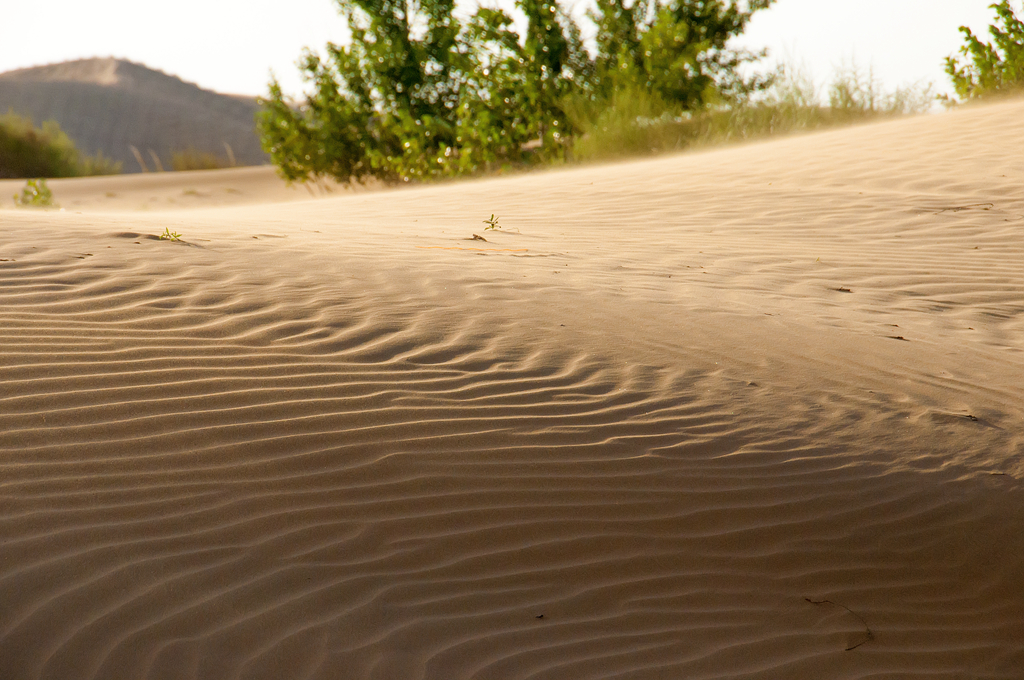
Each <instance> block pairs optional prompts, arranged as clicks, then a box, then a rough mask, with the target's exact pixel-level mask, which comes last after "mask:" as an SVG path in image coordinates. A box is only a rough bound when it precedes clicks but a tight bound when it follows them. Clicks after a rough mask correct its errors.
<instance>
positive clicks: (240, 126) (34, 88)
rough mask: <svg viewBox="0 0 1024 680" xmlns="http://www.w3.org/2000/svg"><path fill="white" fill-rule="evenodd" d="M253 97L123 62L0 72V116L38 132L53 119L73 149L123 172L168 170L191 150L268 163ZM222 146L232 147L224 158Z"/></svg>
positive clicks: (87, 62) (74, 63) (71, 63)
mask: <svg viewBox="0 0 1024 680" xmlns="http://www.w3.org/2000/svg"><path fill="white" fill-rule="evenodd" d="M258 108H259V107H258V105H257V103H256V99H255V98H254V97H242V96H237V95H225V94H219V93H217V92H211V91H209V90H204V89H202V88H200V87H199V86H197V85H193V84H192V83H186V82H185V81H183V80H181V79H180V78H177V77H175V76H170V75H167V74H166V73H162V72H160V71H155V70H153V69H151V68H147V67H145V66H143V65H142V64H135V63H132V62H130V61H125V60H123V59H113V58H105V59H99V58H97V59H82V60H78V61H68V62H63V63H60V64H50V65H47V66H37V67H33V68H26V69H19V70H17V71H8V72H6V73H0V113H7V111H8V110H13V111H14V112H15V113H17V114H20V115H22V116H27V117H30V118H31V119H32V120H33V122H34V123H35V124H36V125H37V126H38V125H39V124H41V123H42V122H43V121H45V120H56V121H57V122H58V123H59V124H60V126H61V129H63V130H64V132H66V133H67V135H68V137H70V138H71V139H73V140H74V142H75V144H76V145H77V146H78V148H79V149H81V150H82V151H84V152H85V153H87V154H89V155H94V154H96V152H99V151H102V152H103V155H105V156H107V157H109V158H113V159H114V160H118V161H121V162H122V164H123V168H124V171H125V172H141V171H142V170H143V168H142V167H141V166H140V162H139V158H138V157H137V156H136V154H135V151H133V147H134V149H136V150H137V151H138V154H139V156H141V158H142V162H144V163H145V164H146V166H147V168H148V169H149V170H154V169H155V168H156V166H157V163H156V162H155V161H154V160H153V156H154V155H155V156H156V157H157V158H158V159H159V161H160V165H162V166H163V168H165V169H168V170H169V169H170V168H171V154H172V153H173V152H179V151H184V150H186V149H188V148H193V149H196V150H198V151H201V152H206V153H211V154H214V155H216V156H218V157H220V158H222V159H225V160H227V159H228V158H229V155H233V156H234V158H235V161H236V162H237V164H238V165H259V164H262V163H266V162H267V160H268V159H267V156H266V154H264V153H263V150H262V149H261V148H260V144H259V140H258V139H257V137H256V129H255V124H254V122H253V115H254V114H255V113H256V111H257V109H258ZM225 144H227V145H228V146H230V149H231V151H230V152H228V150H227V147H225Z"/></svg>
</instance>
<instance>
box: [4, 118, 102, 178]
mask: <svg viewBox="0 0 1024 680" xmlns="http://www.w3.org/2000/svg"><path fill="white" fill-rule="evenodd" d="M119 172H121V164H120V163H117V162H115V161H112V160H110V159H109V158H105V157H104V156H103V155H101V154H98V155H96V156H86V155H84V154H83V153H82V152H81V151H79V150H78V148H77V147H76V146H75V144H74V142H72V141H71V139H70V138H69V137H68V136H67V135H66V134H64V131H63V130H61V129H60V126H59V125H58V124H57V123H56V122H54V121H47V122H45V123H43V125H42V127H38V128H37V127H35V126H33V125H32V121H30V120H29V119H27V118H23V117H21V116H18V115H17V114H14V113H7V114H5V115H0V179H14V178H26V177H80V176H83V175H113V174H117V173H119Z"/></svg>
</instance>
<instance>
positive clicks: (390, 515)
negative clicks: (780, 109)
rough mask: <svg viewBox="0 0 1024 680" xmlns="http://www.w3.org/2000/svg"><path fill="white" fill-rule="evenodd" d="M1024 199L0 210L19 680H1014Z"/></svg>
mask: <svg viewBox="0 0 1024 680" xmlns="http://www.w3.org/2000/svg"><path fill="white" fill-rule="evenodd" d="M1022 159H1024V102H1009V103H1004V104H999V105H993V106H989V107H984V108H972V109H965V110H961V111H957V112H954V113H949V114H944V115H941V116H932V117H922V118H914V119H907V120H900V121H895V122H889V123H885V124H880V125H875V126H871V127H863V128H855V129H847V130H840V131H833V132H827V133H820V134H815V135H811V136H805V137H796V138H790V139H784V140H777V141H771V142H767V143H762V144H756V145H750V146H743V147H736V148H730V149H724V150H718V151H709V152H704V153H694V154H687V155H681V156H674V157H667V158H660V159H656V160H647V161H640V162H634V163H626V164H619V165H611V166H601V167H590V168H582V169H573V170H567V171H560V172H551V173H539V174H531V175H525V176H520V177H513V178H506V179H489V180H481V181H475V182H465V183H456V184H449V185H438V186H427V187H418V188H408V189H403V190H396V191H378V192H366V193H361V194H353V193H349V194H344V195H336V196H334V197H330V198H324V199H320V200H307V201H297V200H296V201H292V202H288V203H258V201H259V200H260V196H258V195H256V194H258V193H259V192H254V194H250V195H249V196H250V198H249V199H247V201H240V202H239V204H238V205H234V206H228V207H213V206H214V203H213V199H212V198H209V199H204V198H203V197H194V198H195V201H194V205H195V206H198V207H196V208H195V209H191V210H188V209H180V210H177V211H164V212H158V211H157V210H155V209H153V208H152V207H151V209H150V210H148V211H146V212H132V211H125V210H121V211H120V212H118V211H115V210H109V209H106V208H104V207H103V204H102V201H101V200H100V199H97V200H96V201H95V202H93V203H89V202H88V201H87V200H86V195H87V194H88V192H89V191H96V192H97V194H98V195H100V194H102V191H103V187H102V185H101V184H98V183H97V184H91V185H88V186H89V188H88V190H85V189H82V190H81V191H80V196H81V198H80V199H79V200H81V201H83V202H82V203H81V204H80V205H79V206H72V205H71V204H70V202H69V201H70V199H62V197H61V193H60V191H57V192H56V193H57V198H58V200H62V201H64V203H65V206H66V209H65V210H64V212H54V211H47V212H37V211H28V210H19V211H15V210H10V209H7V210H3V211H0V223H2V229H0V473H2V476H0V480H2V481H0V669H3V676H4V677H5V678H11V679H14V680H23V679H25V680H28V679H32V680H35V679H43V678H45V679H47V680H50V679H61V680H64V679H68V678H80V679H85V678H96V679H102V680H108V679H110V680H113V679H126V680H127V679H128V678H132V679H139V678H151V679H156V678H196V679H204V680H206V679H210V680H213V679H216V680H222V679H226V678H247V679H248V678H261V679H262V678H267V679H270V678H275V679H277V678H317V679H319V678H367V679H394V680H406V679H410V680H412V679H417V678H422V679H435V678H438V679H440V678H444V679H456V678H479V679H483V678H487V679H495V678H501V679H506V678H509V679H511V678H636V679H640V678H643V679H645V680H646V679H653V678H688V679H693V678H793V679H797V678H801V679H803V678H851V679H852V678H929V679H932V678H950V679H953V678H958V679H959V678H1008V679H1009V678H1021V677H1022V673H1024V670H1022V669H1024V490H1022V489H1024V487H1022V483H1021V480H1022V478H1024V461H1022V454H1024V354H1022V351H1024V293H1022V291H1024V266H1022V262H1024V239H1022V235H1024V160H1022ZM205 177H209V178H214V177H216V175H215V174H213V175H206V176H205ZM236 180H237V181H240V180H238V178H232V179H231V181H236ZM80 181H82V182H84V181H85V180H80ZM89 181H90V182H94V183H95V182H99V180H89ZM107 181H110V182H113V181H117V178H110V179H108V180H107ZM189 181H192V180H189ZM210 181H211V182H215V181H221V180H214V179H210ZM4 186H6V185H4ZM55 186H56V183H55ZM80 186H85V185H80ZM190 186H191V185H190ZM204 186H206V185H204ZM61 187H63V185H61ZM0 188H2V187H0ZM243 188H244V187H239V189H240V190H241V189H243ZM66 189H67V191H69V192H72V193H73V191H74V189H73V187H72V184H69V185H68V187H66ZM183 189H184V185H182V187H181V189H180V190H183ZM197 189H200V190H202V189H203V187H197ZM166 190H167V191H170V192H172V193H173V191H176V190H177V189H174V188H173V187H172V188H168V189H166ZM9 193H10V192H9ZM115 193H116V192H115ZM67 195H70V194H67ZM212 195H213V194H212V193H211V194H210V196H212ZM267 196H269V194H268V195H266V196H264V197H263V200H267ZM271 198H272V196H271ZM204 200H207V201H208V202H207V203H206V204H204V203H203V201H204ZM133 205H135V203H134V201H127V200H126V201H125V202H124V203H123V204H122V205H121V207H122V208H125V207H132V206H133ZM164 205H168V204H167V203H166V202H164ZM204 205H206V206H207V207H203V206H204ZM115 207H116V206H115ZM491 213H495V214H497V215H498V216H499V217H500V221H499V223H500V224H501V225H502V227H503V228H502V229H501V230H484V227H485V225H484V224H482V220H483V219H484V218H486V217H488V216H489V215H490V214H491ZM165 229H170V230H171V231H176V232H179V233H181V234H182V237H183V239H184V240H185V242H184V243H173V242H166V241H160V240H157V239H156V238H155V235H156V234H158V233H161V232H163V231H164V230H165ZM474 234H477V235H479V236H482V237H483V238H485V239H486V241H481V240H473V235H474Z"/></svg>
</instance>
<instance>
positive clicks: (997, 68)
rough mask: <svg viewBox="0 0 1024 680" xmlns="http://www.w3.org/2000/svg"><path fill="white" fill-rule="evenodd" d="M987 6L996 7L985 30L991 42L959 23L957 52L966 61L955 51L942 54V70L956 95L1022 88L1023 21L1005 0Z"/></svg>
mask: <svg viewBox="0 0 1024 680" xmlns="http://www.w3.org/2000/svg"><path fill="white" fill-rule="evenodd" d="M991 7H992V9H994V10H995V11H996V22H995V23H993V24H992V25H990V26H989V29H988V32H989V33H990V34H991V35H992V38H993V40H994V41H995V44H992V43H983V42H981V40H979V39H978V38H977V37H976V36H975V35H974V33H972V32H971V29H969V28H968V27H966V26H961V27H960V32H961V33H963V34H964V41H965V44H964V46H963V47H961V48H960V54H961V56H963V57H967V58H968V59H969V62H968V63H963V64H962V63H961V60H960V58H959V57H956V56H955V55H954V56H949V57H947V58H946V73H948V74H949V77H950V79H951V80H952V81H953V89H954V90H956V94H957V96H958V97H960V99H965V100H966V99H978V98H982V97H989V96H992V95H994V94H1001V93H1007V92H1019V91H1021V90H1024V21H1022V20H1021V19H1020V18H1018V17H1017V15H1016V13H1015V12H1014V11H1013V8H1012V7H1011V6H1010V1H1009V0H1003V1H1002V2H1000V3H999V4H996V5H992V6H991ZM1000 23H1001V24H1002V26H1001V27H1000V26H999V24H1000Z"/></svg>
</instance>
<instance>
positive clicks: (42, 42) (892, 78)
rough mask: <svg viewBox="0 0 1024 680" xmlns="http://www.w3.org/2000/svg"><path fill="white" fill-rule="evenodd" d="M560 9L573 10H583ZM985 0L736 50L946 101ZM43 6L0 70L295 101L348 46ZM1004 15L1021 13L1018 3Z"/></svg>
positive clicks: (280, 15) (829, 24)
mask: <svg viewBox="0 0 1024 680" xmlns="http://www.w3.org/2000/svg"><path fill="white" fill-rule="evenodd" d="M467 1H468V0H467ZM489 1H490V2H492V3H494V2H499V3H501V4H505V3H509V2H510V1H511V0H489ZM567 1H569V2H572V3H573V4H575V5H576V10H577V12H578V11H580V10H581V7H582V6H581V5H579V3H582V2H585V1H586V0H567ZM993 1H994V0H777V2H776V3H775V4H774V5H773V6H772V7H771V8H770V9H768V10H764V11H762V12H759V13H758V14H756V15H755V16H754V18H753V20H752V21H751V22H750V24H749V25H748V27H747V31H746V33H745V35H744V36H742V37H741V38H739V39H738V40H737V41H736V42H737V45H742V46H744V47H748V48H752V49H760V48H762V47H767V48H768V49H769V50H770V53H771V55H772V56H771V57H770V59H769V60H768V61H767V62H766V64H770V63H773V62H774V61H776V60H782V61H785V62H787V63H790V64H796V65H799V66H802V67H803V68H804V69H805V70H806V71H807V73H808V74H809V75H810V76H811V77H813V78H814V79H815V80H816V81H817V82H818V83H819V84H820V85H823V84H825V83H826V82H827V80H828V79H829V77H830V76H831V75H832V74H833V73H834V72H835V71H836V69H837V68H841V67H842V66H843V65H844V64H846V65H848V64H851V63H856V64H858V65H860V66H861V67H862V68H864V69H866V68H868V67H871V68H872V69H873V70H874V73H875V75H876V76H877V77H878V78H879V79H880V80H881V82H882V84H883V85H884V86H885V87H886V89H890V90H891V89H894V88H895V87H897V86H902V85H907V84H912V83H926V82H932V83H933V84H934V85H935V90H936V92H949V91H950V87H949V81H948V78H947V76H946V75H945V73H944V71H943V58H944V57H946V56H947V55H949V54H952V53H954V52H956V51H957V49H958V48H959V47H960V46H961V45H962V44H963V40H962V36H961V35H960V33H959V32H958V31H957V28H958V27H959V26H961V25H964V24H966V25H967V26H970V27H971V28H972V29H973V30H974V31H975V33H978V34H984V35H985V36H986V39H987V35H988V33H987V27H988V25H989V24H990V23H991V22H992V20H993V18H994V16H995V14H994V12H993V11H992V10H991V9H989V5H990V4H992V2H993ZM45 4H46V13H45V18H43V19H40V20H31V21H25V22H10V21H7V22H6V23H7V25H6V27H5V29H4V31H3V39H2V40H0V72H3V71H9V70H12V69H16V68H24V67H29V66H38V65H42V64H49V63H54V62H60V61H66V60H69V59H81V58H87V57H108V56H113V57H119V58H125V59H129V60H131V61H134V62H139V63H142V64H145V65H146V66H149V67H151V68H156V69H159V70H161V71H164V72H165V73H169V74H172V75H176V76H179V77H181V78H182V79H184V80H186V81H189V82H193V83H196V84H198V85H200V86H201V87H204V88H207V89H212V90H216V91H219V92H225V93H231V94H249V95H259V94H264V93H265V92H266V90H267V82H268V80H269V74H270V73H271V71H273V72H274V73H275V74H276V76H277V77H278V79H279V80H280V82H281V84H282V86H283V87H284V90H285V92H286V93H292V94H298V93H299V92H300V91H301V88H302V81H301V79H300V77H299V71H298V69H297V68H296V66H295V62H296V60H297V59H298V58H299V55H300V54H301V52H302V49H303V48H304V47H307V46H308V47H312V48H314V49H321V48H322V47H323V46H324V45H325V44H326V43H327V42H329V41H330V42H336V43H337V42H344V41H345V40H347V36H348V33H347V31H346V28H345V23H344V21H343V20H342V19H341V17H340V16H339V15H338V13H337V5H336V4H335V2H334V0H287V1H284V0H176V1H175V2H173V3H152V2H140V1H139V0H90V1H89V2H82V0H48V1H47V2H46V3H45ZM1013 6H1014V7H1015V8H1016V9H1020V7H1021V1H1020V0H1014V2H1013ZM11 18H12V14H11V13H10V12H8V13H7V19H8V20H10V19H11Z"/></svg>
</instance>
